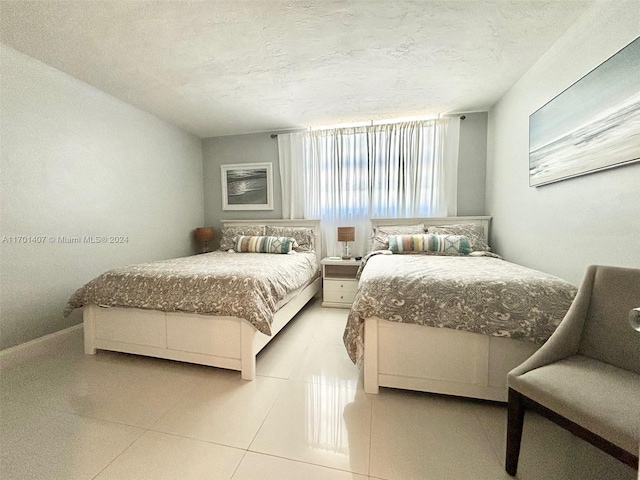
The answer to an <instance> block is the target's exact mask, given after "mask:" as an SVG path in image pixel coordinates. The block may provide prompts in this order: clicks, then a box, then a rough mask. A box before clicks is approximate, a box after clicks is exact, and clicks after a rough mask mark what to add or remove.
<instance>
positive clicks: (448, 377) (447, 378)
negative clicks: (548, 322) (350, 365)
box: [364, 216, 539, 402]
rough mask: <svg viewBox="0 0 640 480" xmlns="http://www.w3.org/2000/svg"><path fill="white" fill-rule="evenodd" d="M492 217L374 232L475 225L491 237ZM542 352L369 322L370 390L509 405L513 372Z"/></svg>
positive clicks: (497, 340)
mask: <svg viewBox="0 0 640 480" xmlns="http://www.w3.org/2000/svg"><path fill="white" fill-rule="evenodd" d="M490 221H491V217H484V216H483V217H446V218H412V219H406V218H404V219H397V218H396V219H376V220H372V221H371V224H372V226H373V227H377V226H385V225H386V226H388V225H413V224H416V223H424V224H425V226H437V225H451V224H459V223H474V224H477V225H480V226H482V227H483V228H484V233H485V237H486V238H487V239H488V238H489V225H490ZM538 348H539V346H538V345H535V344H533V343H530V342H526V341H520V340H513V339H511V338H505V337H493V336H487V335H481V334H478V333H471V332H466V331H460V330H452V329H449V328H435V327H424V326H421V325H413V324H405V323H397V322H389V321H386V320H382V319H380V318H378V317H371V318H366V319H365V325H364V390H365V392H367V393H373V394H377V393H378V391H379V387H393V388H402V389H406V390H418V391H423V392H432V393H442V394H447V395H457V396H462V397H471V398H481V399H485V400H495V401H501V402H506V401H507V373H508V372H509V371H510V370H511V369H512V368H514V367H516V366H518V365H520V363H522V362H523V361H524V360H526V359H527V358H529V356H531V354H533V352H535V351H536V350H537V349H538Z"/></svg>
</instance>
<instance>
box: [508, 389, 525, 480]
mask: <svg viewBox="0 0 640 480" xmlns="http://www.w3.org/2000/svg"><path fill="white" fill-rule="evenodd" d="M523 424H524V404H523V402H522V395H521V394H520V393H518V392H516V391H515V390H513V389H511V388H510V389H509V404H508V407H507V453H506V458H505V469H506V471H507V473H508V474H509V475H511V476H514V475H515V474H516V471H517V470H518V457H519V456H520V442H521V440H522V426H523Z"/></svg>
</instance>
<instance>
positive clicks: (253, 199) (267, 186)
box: [220, 163, 273, 210]
mask: <svg viewBox="0 0 640 480" xmlns="http://www.w3.org/2000/svg"><path fill="white" fill-rule="evenodd" d="M220 168H221V173H222V175H221V179H222V209H223V210H273V164H271V163H241V164H237V163H236V164H233V165H221V166H220Z"/></svg>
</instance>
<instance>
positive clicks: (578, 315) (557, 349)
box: [509, 265, 597, 377]
mask: <svg viewBox="0 0 640 480" xmlns="http://www.w3.org/2000/svg"><path fill="white" fill-rule="evenodd" d="M596 270H597V266H595V265H592V266H590V267H589V268H588V269H587V272H586V274H585V276H584V280H583V281H582V284H581V285H580V289H579V290H578V294H577V295H576V298H574V299H573V302H572V303H571V307H570V308H569V311H568V312H567V314H566V315H565V317H564V318H563V319H562V321H561V322H560V325H558V328H556V330H555V332H553V334H552V335H551V337H549V340H547V342H546V343H545V344H544V345H543V346H542V347H540V349H539V350H538V351H537V352H535V353H534V354H533V355H531V357H529V358H528V359H527V360H525V361H524V362H523V363H522V364H521V365H519V366H518V367H516V368H514V369H513V370H511V371H510V372H509V377H511V376H516V377H517V376H520V375H522V374H524V373H527V372H529V371H531V370H534V369H536V368H540V367H543V366H545V365H548V364H550V363H553V362H557V361H559V360H563V359H565V358H569V357H571V356H573V355H575V354H576V353H578V349H579V347H580V340H581V338H582V330H583V329H584V323H585V320H586V318H587V312H588V310H589V303H590V301H591V292H592V290H593V282H594V279H595V276H596Z"/></svg>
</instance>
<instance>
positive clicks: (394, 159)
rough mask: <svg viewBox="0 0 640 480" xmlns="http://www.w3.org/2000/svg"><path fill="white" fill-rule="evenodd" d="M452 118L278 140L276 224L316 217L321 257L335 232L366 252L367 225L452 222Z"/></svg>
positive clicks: (330, 250) (335, 247) (456, 126)
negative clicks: (347, 231)
mask: <svg viewBox="0 0 640 480" xmlns="http://www.w3.org/2000/svg"><path fill="white" fill-rule="evenodd" d="M459 132H460V119H459V118H457V117H456V118H446V119H437V120H429V121H420V122H406V123H395V124H386V125H374V126H370V127H359V128H340V129H330V130H317V131H310V132H302V133H293V134H288V135H278V151H279V160H280V162H279V163H280V175H281V178H282V213H283V217H284V218H319V219H320V220H321V221H322V234H323V244H324V246H325V252H323V254H326V255H340V253H341V251H342V245H340V244H338V241H337V227H340V226H353V227H355V228H356V240H355V242H352V243H350V247H351V252H352V254H353V255H363V254H364V253H366V251H367V250H368V248H369V233H370V224H369V219H370V218H389V217H396V218H411V217H429V216H447V215H456V213H457V212H456V210H457V205H456V203H457V202H456V197H457V170H458V142H459Z"/></svg>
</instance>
